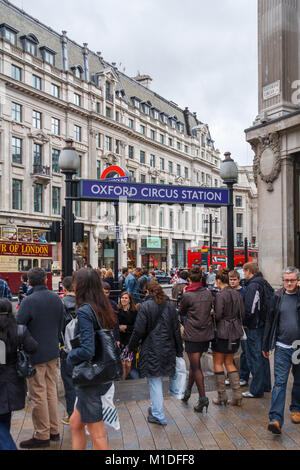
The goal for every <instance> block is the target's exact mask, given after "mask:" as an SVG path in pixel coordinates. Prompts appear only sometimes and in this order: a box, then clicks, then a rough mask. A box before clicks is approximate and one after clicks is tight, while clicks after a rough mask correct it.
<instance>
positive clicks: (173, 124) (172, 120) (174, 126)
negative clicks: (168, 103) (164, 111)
mask: <svg viewBox="0 0 300 470" xmlns="http://www.w3.org/2000/svg"><path fill="white" fill-rule="evenodd" d="M170 125H171V127H172V129H176V121H175V120H174V119H173V118H170Z"/></svg>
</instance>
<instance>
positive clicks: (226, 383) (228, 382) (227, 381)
mask: <svg viewBox="0 0 300 470" xmlns="http://www.w3.org/2000/svg"><path fill="white" fill-rule="evenodd" d="M225 385H227V386H228V385H230V380H229V379H228V378H227V379H225Z"/></svg>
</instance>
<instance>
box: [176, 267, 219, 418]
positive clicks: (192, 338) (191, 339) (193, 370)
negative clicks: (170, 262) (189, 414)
mask: <svg viewBox="0 0 300 470" xmlns="http://www.w3.org/2000/svg"><path fill="white" fill-rule="evenodd" d="M201 280H202V271H201V270H200V269H199V268H194V269H192V270H191V271H190V273H189V281H190V286H188V287H186V288H185V292H184V294H183V297H182V300H181V303H180V307H179V314H180V315H181V316H184V317H186V320H185V322H184V336H183V339H184V341H185V351H186V353H187V355H188V358H189V361H190V375H189V380H188V386H187V389H186V391H185V394H184V398H183V402H184V403H187V402H188V400H189V398H190V396H191V391H192V387H193V384H194V382H196V384H197V388H198V392H199V401H198V404H197V405H196V407H195V408H194V410H195V411H197V412H199V413H201V412H202V411H203V408H206V411H207V408H208V405H209V400H208V398H207V397H206V395H205V388H204V377H203V373H202V370H201V356H202V354H203V353H204V352H207V350H208V347H209V342H210V341H211V340H212V339H213V338H214V327H213V319H212V315H211V308H212V295H211V293H210V291H209V290H208V289H206V288H205V287H203V286H202V282H201Z"/></svg>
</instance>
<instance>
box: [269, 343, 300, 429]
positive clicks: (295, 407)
mask: <svg viewBox="0 0 300 470" xmlns="http://www.w3.org/2000/svg"><path fill="white" fill-rule="evenodd" d="M294 352H295V351H294V349H284V348H281V347H279V346H276V350H275V358H274V375H275V383H274V388H273V391H272V403H271V409H270V413H269V417H270V421H278V422H279V424H280V426H282V425H283V423H284V408H285V398H286V387H287V382H288V379H289V374H290V370H291V367H292V368H293V369H292V370H293V376H294V384H293V389H292V403H291V406H290V411H292V412H296V413H300V364H298V365H294V364H293V363H292V354H293V353H294Z"/></svg>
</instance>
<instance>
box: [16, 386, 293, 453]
mask: <svg viewBox="0 0 300 470" xmlns="http://www.w3.org/2000/svg"><path fill="white" fill-rule="evenodd" d="M228 394H229V395H230V391H229V392H228ZM207 396H208V397H209V400H210V405H209V408H208V413H207V414H206V412H205V411H204V412H203V414H201V413H200V414H199V413H196V412H194V410H193V406H194V405H195V404H196V402H197V399H198V396H197V394H193V395H192V397H191V399H190V402H189V404H188V406H187V405H184V404H183V403H182V402H181V401H180V400H176V399H175V398H173V397H170V396H167V397H166V398H165V402H164V404H165V412H166V418H167V420H168V426H166V427H160V426H157V425H155V424H150V423H148V422H147V414H148V407H149V404H150V402H149V400H138V401H126V402H120V403H117V410H118V413H119V419H120V425H121V429H120V430H119V431H114V430H111V429H108V430H107V437H108V442H109V448H110V449H111V450H128V451H135V450H139V449H140V450H200V449H203V450H300V425H294V424H292V423H291V420H290V412H289V404H290V386H289V391H288V393H287V402H286V410H285V414H286V416H285V423H286V424H285V425H284V427H283V433H282V435H281V436H275V435H273V434H271V433H270V432H269V431H268V430H267V424H268V411H269V405H270V399H271V394H270V393H266V394H265V398H264V399H244V400H243V404H242V406H241V407H230V406H227V407H218V406H215V405H213V404H212V398H213V397H214V396H215V392H208V393H207ZM58 414H59V418H60V419H61V418H62V417H63V416H64V414H65V411H64V406H63V404H62V403H59V407H58ZM12 435H13V438H14V439H15V441H16V443H17V445H18V444H19V443H20V442H21V441H22V440H25V439H28V438H30V437H31V436H32V421H31V405H30V402H29V403H28V404H27V406H26V409H25V410H23V411H20V412H17V413H14V414H13V419H12ZM60 435H61V440H60V442H53V443H51V447H50V449H49V448H48V449H46V450H70V449H71V448H72V444H71V432H70V428H69V426H65V425H63V424H61V425H60ZM91 448H92V445H91V441H90V440H89V439H88V445H87V449H91Z"/></svg>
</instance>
